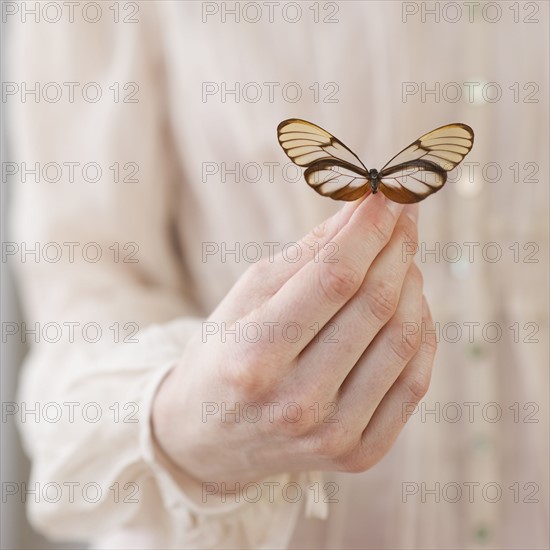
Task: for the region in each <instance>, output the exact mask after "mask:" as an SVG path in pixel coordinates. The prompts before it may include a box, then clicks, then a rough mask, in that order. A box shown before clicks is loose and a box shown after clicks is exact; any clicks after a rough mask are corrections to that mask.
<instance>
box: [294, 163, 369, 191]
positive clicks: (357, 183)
mask: <svg viewBox="0 0 550 550" xmlns="http://www.w3.org/2000/svg"><path fill="white" fill-rule="evenodd" d="M304 178H305V179H306V181H307V183H308V185H309V186H310V187H313V189H315V191H317V193H319V194H320V195H323V196H325V197H330V198H331V199H334V200H338V201H354V200H356V199H358V198H360V197H362V196H363V195H365V194H368V193H370V192H371V185H370V180H369V177H368V173H367V172H366V171H360V172H359V171H357V170H355V168H354V167H352V166H351V165H349V164H348V163H346V162H341V161H339V160H337V159H334V160H318V161H317V162H314V163H313V164H311V165H310V166H309V167H308V168H307V169H306V171H305V172H304Z"/></svg>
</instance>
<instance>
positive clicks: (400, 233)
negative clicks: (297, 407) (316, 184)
mask: <svg viewBox="0 0 550 550" xmlns="http://www.w3.org/2000/svg"><path fill="white" fill-rule="evenodd" d="M417 219H418V205H409V206H407V207H405V209H404V210H403V212H402V213H401V216H400V217H399V220H398V221H397V224H396V226H395V230H394V232H393V234H392V236H391V239H390V242H389V243H388V244H387V246H385V247H384V249H383V250H382V251H381V252H380V253H379V254H378V256H377V257H376V259H375V260H374V262H373V264H372V266H371V267H370V269H369V270H368V272H367V275H366V277H365V279H364V281H363V284H362V285H361V287H360V289H359V290H358V291H357V293H356V294H355V296H353V298H352V299H351V300H350V301H349V302H348V303H347V304H345V305H344V307H343V308H342V309H340V311H338V313H337V314H336V315H335V316H334V317H333V318H332V319H331V320H330V322H329V323H328V324H327V325H326V326H325V329H324V330H323V331H321V332H320V334H319V336H318V338H315V339H314V341H312V342H311V343H310V344H309V345H308V346H307V347H306V348H305V350H304V351H303V352H302V354H301V355H300V358H299V373H297V376H298V378H299V379H298V382H297V383H298V384H299V383H300V382H301V381H303V383H305V382H306V380H308V379H309V380H311V379H312V378H315V379H319V380H322V381H323V383H325V384H327V387H328V388H331V389H332V388H335V387H336V388H338V387H340V385H341V384H342V382H343V381H344V379H345V378H346V376H347V375H348V374H349V372H350V370H351V369H352V368H353V366H354V365H355V364H356V363H357V361H358V360H359V358H360V357H361V355H362V354H363V352H364V351H365V349H366V348H367V347H368V346H369V344H370V343H371V342H372V341H373V339H374V338H375V336H376V335H377V334H378V332H379V331H380V330H381V329H382V327H383V326H384V325H385V324H386V323H387V322H388V321H389V320H390V318H391V317H392V316H393V315H394V313H395V311H396V309H397V304H398V303H399V299H400V296H401V289H402V286H403V282H404V280H405V276H406V275H407V271H408V269H409V266H410V264H411V263H412V256H411V255H406V256H403V250H404V246H411V244H412V246H414V247H415V248H416V245H417V241H418V238H417V234H418V231H417V225H416V222H417Z"/></svg>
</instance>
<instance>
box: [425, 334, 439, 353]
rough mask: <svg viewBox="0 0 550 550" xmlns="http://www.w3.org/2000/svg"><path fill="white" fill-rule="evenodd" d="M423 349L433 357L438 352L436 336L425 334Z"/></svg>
mask: <svg viewBox="0 0 550 550" xmlns="http://www.w3.org/2000/svg"><path fill="white" fill-rule="evenodd" d="M422 347H423V348H424V349H425V350H426V351H427V352H428V354H429V355H430V356H431V357H433V356H434V355H435V354H436V352H437V338H436V337H435V334H424V336H423V338H422Z"/></svg>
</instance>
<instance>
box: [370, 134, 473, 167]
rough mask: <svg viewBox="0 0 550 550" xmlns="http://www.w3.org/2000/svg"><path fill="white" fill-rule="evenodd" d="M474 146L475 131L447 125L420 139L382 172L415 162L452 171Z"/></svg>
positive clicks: (391, 161)
mask: <svg viewBox="0 0 550 550" xmlns="http://www.w3.org/2000/svg"><path fill="white" fill-rule="evenodd" d="M473 144H474V131H473V130H472V129H471V128H470V127H469V126H467V125H466V124H460V123H456V124H447V125H446V126H441V128H436V129H435V130H432V131H431V132H428V133H427V134H425V135H423V136H422V137H420V138H418V139H417V140H416V141H415V142H414V143H411V144H410V145H409V146H408V147H406V148H405V149H403V151H401V152H400V153H398V154H397V155H395V157H393V158H392V159H391V160H390V161H389V162H388V163H387V164H386V165H385V166H384V167H383V168H382V170H381V171H380V177H382V176H383V174H384V172H387V171H388V170H390V169H393V168H394V167H396V166H398V165H403V164H406V163H409V162H411V161H415V160H425V161H429V162H433V163H434V164H437V165H438V166H439V167H440V168H442V169H443V170H446V171H449V170H452V169H453V168H454V167H455V166H456V165H457V164H459V163H460V162H462V160H463V159H464V157H465V156H466V155H467V154H468V153H469V152H470V149H471V148H472V146H473Z"/></svg>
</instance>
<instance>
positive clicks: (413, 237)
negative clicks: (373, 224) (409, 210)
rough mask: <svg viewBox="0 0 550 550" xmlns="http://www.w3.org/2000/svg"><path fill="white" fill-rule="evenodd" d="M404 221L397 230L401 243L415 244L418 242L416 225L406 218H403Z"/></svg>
mask: <svg viewBox="0 0 550 550" xmlns="http://www.w3.org/2000/svg"><path fill="white" fill-rule="evenodd" d="M404 218H405V219H404V221H403V223H402V224H401V226H400V228H399V232H400V238H401V241H402V242H403V243H407V244H408V243H412V244H417V242H418V229H417V225H416V224H415V223H414V222H413V221H412V220H410V219H409V218H408V217H407V216H404Z"/></svg>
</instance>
